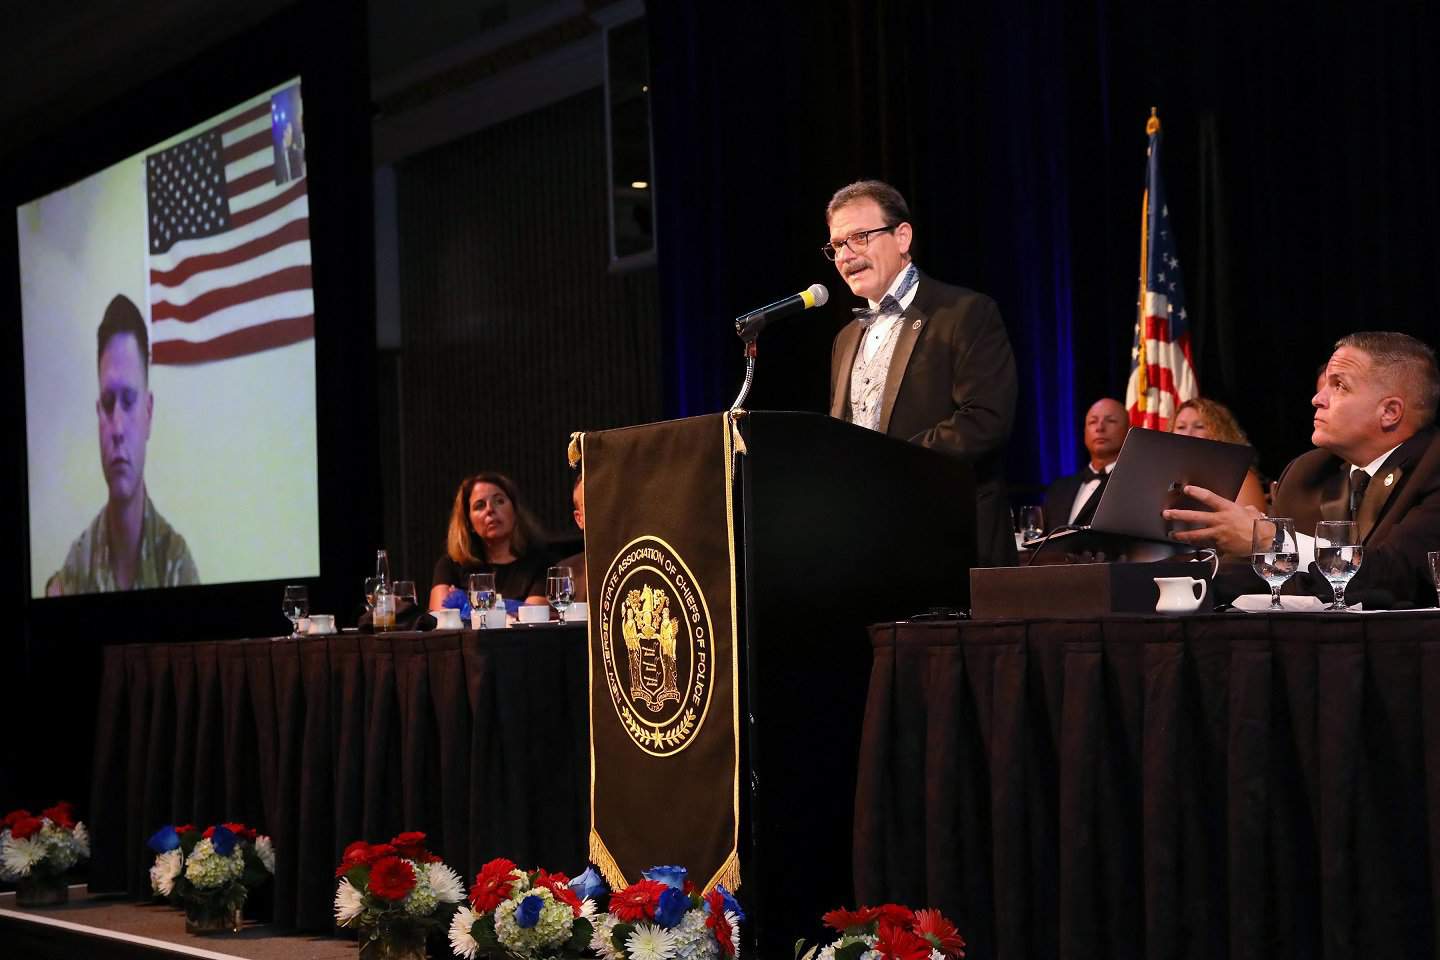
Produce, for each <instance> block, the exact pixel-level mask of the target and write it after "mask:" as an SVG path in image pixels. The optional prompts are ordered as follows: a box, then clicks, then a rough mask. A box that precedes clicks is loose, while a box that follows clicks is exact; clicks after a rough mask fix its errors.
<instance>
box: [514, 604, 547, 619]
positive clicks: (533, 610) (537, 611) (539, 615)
mask: <svg viewBox="0 0 1440 960" xmlns="http://www.w3.org/2000/svg"><path fill="white" fill-rule="evenodd" d="M549 621H550V608H549V607H548V606H542V605H540V604H538V603H526V604H522V605H521V606H520V622H521V623H548V622H549Z"/></svg>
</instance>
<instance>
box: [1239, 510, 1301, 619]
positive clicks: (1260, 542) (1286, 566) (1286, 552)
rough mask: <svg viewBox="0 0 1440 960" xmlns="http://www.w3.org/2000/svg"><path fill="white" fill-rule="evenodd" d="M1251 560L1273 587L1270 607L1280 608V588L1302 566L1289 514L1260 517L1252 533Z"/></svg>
mask: <svg viewBox="0 0 1440 960" xmlns="http://www.w3.org/2000/svg"><path fill="white" fill-rule="evenodd" d="M1250 562H1251V565H1252V566H1253V567H1254V568H1255V572H1256V573H1257V574H1259V575H1260V579H1262V580H1264V581H1265V582H1266V583H1267V584H1268V585H1269V586H1270V609H1271V610H1279V609H1281V605H1280V588H1281V587H1283V586H1284V585H1285V581H1286V580H1289V579H1290V578H1291V577H1293V576H1295V572H1296V571H1297V570H1299V569H1300V549H1299V547H1298V546H1297V542H1296V540H1295V521H1294V520H1291V519H1290V518H1288V517H1257V518H1256V519H1255V524H1254V527H1253V529H1252V531H1251V534H1250Z"/></svg>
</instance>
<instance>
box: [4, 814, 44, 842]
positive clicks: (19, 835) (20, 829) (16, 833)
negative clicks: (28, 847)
mask: <svg viewBox="0 0 1440 960" xmlns="http://www.w3.org/2000/svg"><path fill="white" fill-rule="evenodd" d="M43 826H45V821H43V820H41V819H40V818H39V817H21V818H20V819H19V820H16V821H15V822H14V823H12V824H10V836H12V837H14V838H15V839H16V840H25V839H27V838H29V837H33V836H34V835H35V834H37V833H39V832H40V828H41V827H43Z"/></svg>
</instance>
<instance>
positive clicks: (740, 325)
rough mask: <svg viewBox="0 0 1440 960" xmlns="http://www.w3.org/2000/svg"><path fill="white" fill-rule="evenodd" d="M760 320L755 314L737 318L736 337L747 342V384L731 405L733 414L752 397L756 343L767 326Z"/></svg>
mask: <svg viewBox="0 0 1440 960" xmlns="http://www.w3.org/2000/svg"><path fill="white" fill-rule="evenodd" d="M759 319H760V318H759V315H758V314H753V313H748V314H746V315H745V316H743V317H736V318H735V335H736V336H738V337H739V338H740V339H741V340H743V341H745V382H744V383H742V384H741V385H740V394H739V396H737V397H736V398H735V402H734V403H732V404H730V412H731V413H732V414H734V413H736V412H737V411H738V410H740V409H741V407H743V406H744V404H745V398H746V397H748V396H749V395H750V387H751V386H752V385H753V384H754V383H755V353H756V350H755V343H756V341H758V340H759V339H760V331H761V330H762V329H764V326H765V324H764V323H761V322H758V321H759Z"/></svg>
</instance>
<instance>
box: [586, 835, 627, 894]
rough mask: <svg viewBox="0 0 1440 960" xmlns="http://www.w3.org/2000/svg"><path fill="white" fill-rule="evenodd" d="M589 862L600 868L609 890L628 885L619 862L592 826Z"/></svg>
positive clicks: (623, 887)
mask: <svg viewBox="0 0 1440 960" xmlns="http://www.w3.org/2000/svg"><path fill="white" fill-rule="evenodd" d="M590 862H591V863H593V864H595V866H596V867H597V868H598V869H599V870H600V876H602V877H604V878H605V882H606V883H608V884H610V889H611V890H623V889H625V888H626V887H628V886H630V881H629V880H626V879H625V874H624V873H623V872H621V870H620V864H618V863H616V862H615V858H614V857H612V856H611V855H610V850H609V848H607V847H606V846H605V841H604V840H601V839H600V834H599V833H597V832H596V831H595V828H594V827H591V828H590Z"/></svg>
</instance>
